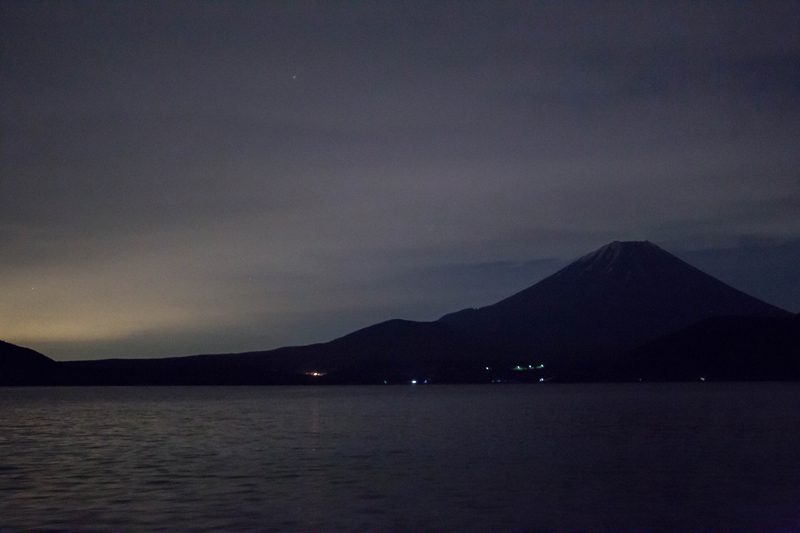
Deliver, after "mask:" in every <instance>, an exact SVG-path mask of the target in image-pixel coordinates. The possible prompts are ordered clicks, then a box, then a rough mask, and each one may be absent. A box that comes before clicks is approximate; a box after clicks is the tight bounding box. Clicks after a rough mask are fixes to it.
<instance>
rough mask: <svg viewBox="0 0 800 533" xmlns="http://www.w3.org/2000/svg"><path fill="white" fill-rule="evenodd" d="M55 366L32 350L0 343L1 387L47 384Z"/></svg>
mask: <svg viewBox="0 0 800 533" xmlns="http://www.w3.org/2000/svg"><path fill="white" fill-rule="evenodd" d="M55 364H56V363H55V362H54V361H53V360H52V359H50V358H49V357H46V356H44V355H42V354H40V353H39V352H37V351H34V350H31V349H30V348H23V347H22V346H16V345H14V344H11V343H8V342H3V341H0V385H29V384H38V383H46V382H48V381H49V380H50V378H51V372H52V371H53V369H54V367H55Z"/></svg>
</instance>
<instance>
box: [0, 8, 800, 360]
mask: <svg viewBox="0 0 800 533" xmlns="http://www.w3.org/2000/svg"><path fill="white" fill-rule="evenodd" d="M799 28H800V3H799V2H775V3H770V2H762V1H759V2H727V1H726V2H630V3H624V2H611V3H601V2H574V3H569V2H566V3H565V2H560V1H558V2H530V3H495V2H483V1H481V2H474V3H473V2H457V3H449V2H432V1H430V0H425V1H422V2H418V3H415V2H394V1H392V2H375V3H372V2H363V3H355V2H353V3H350V2H321V3H303V2H291V3H289V2H285V3H284V2H280V3H279V2H185V3H184V2H98V3H94V2H52V3H49V2H28V1H20V2H9V1H2V2H0V250H2V252H1V254H2V255H1V257H2V260H1V261H0V338H3V339H5V340H8V341H10V342H14V343H17V344H23V345H26V346H30V347H32V348H35V349H37V350H39V351H42V352H44V353H46V354H48V355H50V356H52V357H54V358H56V359H77V358H96V357H122V356H162V355H179V354H191V353H203V352H227V351H245V350H254V349H267V348H273V347H277V346H280V345H285V344H305V343H309V342H315V341H323V340H329V339H331V338H333V337H336V336H338V335H341V334H344V333H347V332H349V331H352V330H354V329H357V328H359V327H363V326H366V325H369V324H372V323H375V322H378V321H381V320H385V319H389V318H395V317H399V318H408V319H417V320H430V319H435V318H438V317H439V316H440V315H442V314H444V313H447V312H450V311H455V310H458V309H461V308H463V307H472V306H480V305H486V304H488V303H492V302H494V301H496V300H499V299H501V298H503V297H505V296H507V295H509V294H511V293H513V292H515V291H517V290H519V289H522V288H524V287H526V286H528V285H531V284H532V283H534V282H536V281H538V280H540V279H541V278H542V277H544V276H545V275H548V274H550V273H552V272H554V271H555V270H556V269H558V268H559V267H561V266H563V265H565V264H567V263H568V262H569V261H571V260H573V259H575V258H576V257H577V256H579V255H582V254H584V253H587V252H589V251H591V250H593V249H594V248H596V247H598V246H601V245H603V244H605V243H606V242H608V241H611V240H632V239H635V240H639V239H648V240H651V241H653V242H655V243H657V244H659V245H660V246H662V247H664V248H666V249H667V250H669V251H671V252H673V253H675V254H676V255H678V256H679V257H681V258H683V259H685V260H687V261H690V262H692V263H693V264H695V265H696V266H698V267H700V268H702V269H704V270H706V271H707V272H709V273H710V274H712V275H714V276H717V277H719V278H720V279H722V280H723V281H726V282H728V283H731V284H733V285H734V286H736V287H737V288H740V289H742V290H745V291H746V292H749V293H751V294H753V295H755V296H758V297H760V298H763V299H765V300H767V301H769V302H770V303H773V304H776V305H779V306H781V307H784V308H786V309H788V310H791V311H795V312H796V311H800V267H798V265H800V30H799Z"/></svg>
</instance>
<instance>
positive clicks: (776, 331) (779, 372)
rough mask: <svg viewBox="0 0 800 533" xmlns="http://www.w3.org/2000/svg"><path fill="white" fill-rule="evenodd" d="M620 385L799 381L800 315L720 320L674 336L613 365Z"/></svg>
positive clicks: (708, 321) (639, 350)
mask: <svg viewBox="0 0 800 533" xmlns="http://www.w3.org/2000/svg"><path fill="white" fill-rule="evenodd" d="M611 367H612V368H613V370H612V371H611V374H613V375H614V376H615V378H616V379H630V380H638V379H642V380H646V381H650V380H674V381H696V380H700V379H702V380H703V381H716V380H748V381H750V380H752V381H757V380H798V379H800V315H794V316H790V317H718V318H711V319H708V320H704V321H702V322H700V323H699V324H694V325H692V326H690V327H688V328H686V329H684V330H681V331H678V332H675V333H671V334H668V335H666V336H664V337H662V338H659V339H656V340H655V341H652V342H649V343H647V344H645V345H644V346H641V347H639V348H637V349H635V350H632V351H631V352H630V353H627V354H625V355H624V356H622V357H621V358H620V359H619V360H618V361H616V362H615V363H614V364H613V365H611Z"/></svg>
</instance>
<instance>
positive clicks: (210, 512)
mask: <svg viewBox="0 0 800 533" xmlns="http://www.w3.org/2000/svg"><path fill="white" fill-rule="evenodd" d="M20 528H43V529H65V528H66V529H99V530H120V529H125V530H131V529H148V530H149V529H165V530H174V529H181V530H186V529H191V530H197V529H246V530H251V529H262V530H263V529H266V530H270V529H271V530H281V531H283V530H349V531H363V530H379V531H387V530H389V531H392V530H426V531H432V530H531V529H532V530H614V531H618V530H631V531H643V530H646V531H660V530H726V531H730V530H748V531H752V530H758V531H782V530H785V531H791V530H797V529H800V386H797V385H794V384H713V383H705V384H699V383H698V384H679V385H676V384H660V385H656V384H637V385H553V384H547V385H528V386H414V387H412V386H386V387H320V388H316V387H260V388H259V387H253V388H249V387H213V388H204V387H163V388H157V387H154V388H150V387H131V388H51V389H37V388H29V389H25V388H19V389H12V388H5V389H3V388H0V529H11V530H16V529H20Z"/></svg>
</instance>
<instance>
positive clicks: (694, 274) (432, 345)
mask: <svg viewBox="0 0 800 533" xmlns="http://www.w3.org/2000/svg"><path fill="white" fill-rule="evenodd" d="M715 320H717V321H715ZM797 321H798V318H797V316H796V315H791V314H790V313H788V312H786V311H783V310H781V309H779V308H777V307H774V306H772V305H770V304H767V303H765V302H762V301H760V300H758V299H756V298H753V297H752V296H748V295H747V294H745V293H743V292H741V291H738V290H736V289H734V288H732V287H730V286H728V285H726V284H724V283H723V282H721V281H719V280H717V279H715V278H713V277H711V276H709V275H708V274H705V273H703V272H701V271H700V270H698V269H696V268H694V267H693V266H691V265H689V264H687V263H685V262H684V261H682V260H680V259H678V258H677V257H675V256H673V255H671V254H669V253H668V252H666V251H664V250H662V249H661V248H659V247H658V246H656V245H654V244H652V243H650V242H613V243H611V244H608V245H606V246H603V247H602V248H600V249H598V250H596V251H594V252H592V253H590V254H588V255H585V256H583V257H581V258H580V259H578V260H577V261H575V262H573V263H572V264H570V265H569V266H567V267H565V268H564V269H562V270H560V271H558V272H556V273H555V274H553V275H552V276H550V277H548V278H546V279H544V280H542V281H540V282H539V283H536V284H535V285H533V286H531V287H529V288H527V289H525V290H522V291H520V292H518V293H516V294H514V295H513V296H510V297H508V298H506V299H504V300H501V301H500V302H497V303H495V304H493V305H489V306H486V307H482V308H478V309H467V310H463V311H459V312H456V313H452V314H448V315H445V316H443V317H442V318H441V319H439V320H437V321H433V322H414V321H408V320H389V321H386V322H381V323H379V324H375V325H373V326H369V327H366V328H363V329H361V330H358V331H356V332H353V333H350V334H348V335H345V336H343V337H340V338H338V339H334V340H332V341H330V342H325V343H319V344H312V345H308V346H293V347H284V348H278V349H275V350H268V351H258V352H248V353H238V354H208V355H196V356H187V357H169V358H162V359H105V360H99V361H69V362H58V363H56V362H53V361H51V360H50V359H48V358H46V357H45V356H43V355H41V354H38V353H37V352H33V351H32V350H26V349H24V348H19V347H13V349H12V348H3V349H4V350H6V351H7V352H8V353H9V354H11V355H8V356H6V355H5V353H6V352H5V351H3V352H0V353H2V354H3V359H2V363H0V371H2V373H3V374H2V375H3V376H5V378H0V384H14V383H30V384H42V383H51V384H69V385H79V384H83V385H144V384H153V385H166V384H187V385H188V384H209V385H210V384H294V383H384V382H387V383H395V382H410V381H412V380H416V381H419V382H424V381H425V380H429V381H431V382H487V381H502V382H505V381H540V380H543V381H548V380H563V381H569V380H573V381H575V380H588V381H597V380H620V379H623V380H627V379H638V378H639V377H647V379H695V378H697V374H698V372H701V371H702V372H703V373H704V374H708V375H709V376H715V377H719V378H720V379H750V377H749V376H752V375H753V374H752V368H753V366H754V365H755V362H756V360H758V359H759V358H761V359H763V360H764V361H767V360H770V361H773V363H770V364H766V363H765V364H764V365H762V367H761V368H762V370H763V372H761V374H759V375H760V376H761V378H759V379H782V378H785V375H788V374H785V373H783V374H782V373H781V372H784V371H785V370H786V369H787V368H795V367H793V366H792V365H796V363H794V362H792V361H793V360H794V359H793V357H794V355H793V353H797V352H796V350H795V351H794V352H792V350H791V349H790V348H787V349H784V346H796V344H792V343H793V342H795V341H794V340H793V339H795V337H791V336H790V335H789V334H788V333H787V334H786V335H784V334H783V333H781V335H783V336H778V337H770V335H771V334H770V332H771V331H773V332H774V331H778V330H780V331H784V330H786V331H788V330H787V329H786V328H789V329H791V326H796V325H797ZM720 324H721V325H723V326H724V327H723V326H720ZM687 328H688V329H687ZM770 328H777V329H770ZM670 334H674V335H676V336H675V337H670V336H668V335H670ZM665 335H667V337H665ZM769 338H775V339H778V340H775V341H774V342H772V343H771V344H770V343H769V342H766V341H763V342H762V341H758V340H756V339H769ZM726 339H728V340H730V339H738V341H736V342H738V346H740V347H741V350H745V351H741V350H740V351H741V353H740V352H735V351H731V350H730V346H731V345H730V342H734V341H730V342H728V341H726ZM651 342H652V344H649V345H648V343H651ZM726 342H728V344H726ZM8 346H13V345H8ZM637 348H638V349H640V350H641V351H636V350H637ZM704 350H705V351H704ZM748 350H749V351H748ZM726 353H727V354H733V353H736V354H739V355H735V356H733V355H732V356H731V357H737V358H739V359H737V360H739V361H740V362H737V363H731V362H730V361H729V362H728V370H727V371H726V372H723V371H722V370H720V371H719V372H712V370H713V369H714V367H716V366H722V365H725V364H726V363H725V361H726V357H727V356H726ZM681 354H683V355H681ZM676 357H679V358H683V359H681V360H682V361H683V362H682V363H681V365H683V366H682V367H681V368H683V370H681V371H680V372H677V371H676V370H675V368H672V367H670V366H669V365H670V363H669V362H670V361H672V360H674V359H675V358H676ZM687 358H688V359H687ZM692 358H694V359H692ZM703 358H705V359H703ZM789 359H792V361H789ZM693 360H694V361H695V362H697V361H701V360H704V361H707V363H708V364H707V365H706V366H702V365H700V366H698V365H695V363H693V362H692V361H693ZM698 364H699V363H698ZM703 364H706V363H703ZM692 365H695V366H692ZM709 365H710V366H709ZM781 365H782V366H781ZM676 368H677V367H676ZM780 369H782V370H780ZM779 370H780V371H779ZM745 372H750V373H745ZM792 375H795V374H792ZM798 379H800V376H798Z"/></svg>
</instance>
